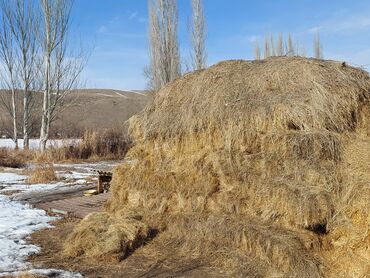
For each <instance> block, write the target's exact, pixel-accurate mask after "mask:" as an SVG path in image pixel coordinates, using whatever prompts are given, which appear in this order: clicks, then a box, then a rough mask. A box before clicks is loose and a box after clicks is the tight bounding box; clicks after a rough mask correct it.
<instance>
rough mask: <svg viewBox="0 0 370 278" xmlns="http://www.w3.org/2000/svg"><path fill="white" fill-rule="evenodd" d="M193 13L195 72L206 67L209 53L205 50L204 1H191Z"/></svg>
mask: <svg viewBox="0 0 370 278" xmlns="http://www.w3.org/2000/svg"><path fill="white" fill-rule="evenodd" d="M191 6H192V11H193V16H192V32H191V42H192V46H193V47H192V55H191V57H192V64H193V69H194V70H199V69H203V68H205V67H206V63H207V62H206V60H207V53H206V48H205V39H206V31H205V27H206V26H205V19H204V12H203V4H202V0H191Z"/></svg>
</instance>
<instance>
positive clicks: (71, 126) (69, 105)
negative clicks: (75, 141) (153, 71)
mask: <svg viewBox="0 0 370 278" xmlns="http://www.w3.org/2000/svg"><path fill="white" fill-rule="evenodd" d="M0 93H2V94H4V91H2V92H0ZM34 96H35V105H36V106H39V105H40V103H41V97H42V94H41V93H39V92H36V93H34ZM150 98H151V96H150V95H149V94H148V93H146V92H145V91H120V90H111V89H81V90H76V91H73V92H71V93H70V94H69V95H68V97H67V98H66V101H65V104H64V105H63V107H61V109H60V112H59V113H58V117H57V118H56V120H55V122H54V123H53V125H52V129H51V135H52V136H55V137H58V136H62V137H76V136H80V135H81V134H82V133H83V132H84V131H85V130H87V129H88V130H96V129H102V128H122V127H123V124H124V122H125V121H126V120H128V119H129V118H130V117H131V116H132V115H134V114H136V113H138V112H139V111H141V110H142V109H143V108H144V107H145V105H146V104H147V102H148V101H149V99H150ZM19 103H21V102H19ZM0 106H1V107H0V119H1V126H0V130H1V133H4V132H5V131H6V130H7V129H8V130H9V127H10V119H9V117H8V115H7V114H6V112H5V109H4V108H3V107H2V105H1V103H0ZM40 113H41V112H40V109H37V113H36V114H35V115H34V116H33V118H34V120H33V122H34V123H35V124H34V125H35V126H34V128H33V130H34V131H33V136H37V135H38V134H37V133H38V130H39V127H38V126H37V124H38V122H39V117H40Z"/></svg>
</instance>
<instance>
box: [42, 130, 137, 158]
mask: <svg viewBox="0 0 370 278" xmlns="http://www.w3.org/2000/svg"><path fill="white" fill-rule="evenodd" d="M129 148H130V140H129V139H128V137H127V136H126V135H125V133H124V132H123V131H122V130H113V129H105V130H101V131H99V132H97V131H86V132H85V133H84V135H83V137H82V141H80V142H78V143H74V144H71V145H65V146H62V147H57V148H49V149H47V150H46V151H45V152H44V153H37V154H36V160H37V161H54V162H56V161H73V160H89V161H95V160H102V159H104V160H119V159H123V158H124V157H125V154H126V152H127V151H128V149H129Z"/></svg>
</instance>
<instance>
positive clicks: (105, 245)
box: [64, 212, 149, 261]
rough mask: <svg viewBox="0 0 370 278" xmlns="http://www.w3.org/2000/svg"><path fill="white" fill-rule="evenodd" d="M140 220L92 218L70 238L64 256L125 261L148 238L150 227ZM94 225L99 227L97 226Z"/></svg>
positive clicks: (124, 216) (130, 217)
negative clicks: (83, 256) (97, 224)
mask: <svg viewBox="0 0 370 278" xmlns="http://www.w3.org/2000/svg"><path fill="white" fill-rule="evenodd" d="M117 220H119V221H117ZM140 220H141V217H140V216H137V215H132V214H131V215H130V214H128V213H127V212H126V213H125V214H122V213H121V214H119V215H114V216H112V215H109V214H107V213H100V214H98V213H93V214H90V215H88V216H87V217H86V218H85V219H84V220H82V221H81V223H79V225H78V227H77V228H76V230H75V231H74V233H73V234H72V235H71V236H70V237H69V238H68V240H67V242H66V248H64V255H65V256H66V257H76V256H81V255H85V256H87V257H101V258H105V259H109V260H118V261H119V260H122V259H124V258H125V257H126V256H127V255H129V254H130V252H131V251H133V250H134V249H136V248H137V247H139V246H140V245H142V244H143V243H144V242H145V240H146V239H147V238H148V236H149V229H148V227H147V226H146V225H145V224H143V223H142V222H141V221H140ZM95 223H99V224H100V225H99V226H96V225H95ZM71 242H73V244H70V243H71Z"/></svg>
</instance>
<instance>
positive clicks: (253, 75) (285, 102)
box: [66, 57, 370, 277]
mask: <svg viewBox="0 0 370 278" xmlns="http://www.w3.org/2000/svg"><path fill="white" fill-rule="evenodd" d="M369 92H370V78H369V75H368V73H367V72H365V71H362V70H360V69H357V68H353V67H349V66H347V65H345V64H342V63H338V62H334V61H323V60H315V59H305V58H299V57H293V58H292V57H290V58H289V57H274V58H269V59H267V60H263V61H252V62H248V61H226V62H222V63H219V64H217V65H215V66H212V67H210V68H209V69H206V70H201V71H197V72H195V73H191V74H187V75H185V76H184V77H183V78H180V79H177V80H175V81H174V82H172V83H171V84H169V85H168V86H166V87H165V88H163V89H162V90H161V91H159V92H158V93H157V95H156V97H155V99H154V101H153V103H152V104H151V105H149V106H148V107H147V108H146V109H145V110H144V111H143V112H142V113H140V114H139V115H137V116H135V117H134V118H132V119H131V120H130V136H132V138H133V140H134V142H135V145H134V147H133V148H131V149H130V150H129V152H128V154H127V157H128V159H129V160H130V161H131V162H130V163H129V164H124V165H121V166H119V167H117V168H116V169H115V172H114V175H113V181H112V186H111V190H112V196H113V197H112V199H111V200H110V202H109V205H108V207H107V209H106V212H104V213H102V214H101V215H100V216H99V215H95V216H94V219H90V221H89V222H90V223H88V224H89V225H80V226H79V227H78V228H77V230H76V231H75V232H74V234H73V235H72V237H71V240H70V241H69V242H67V244H66V248H67V250H68V249H69V248H73V246H74V245H76V244H77V245H78V246H80V247H81V248H82V250H80V251H79V252H78V253H74V254H73V255H79V254H81V253H84V254H85V255H86V254H88V250H94V252H93V253H89V256H99V255H101V254H105V253H106V252H105V249H104V246H105V245H104V244H105V243H108V242H109V241H110V236H109V233H108V232H107V222H106V220H105V219H106V218H109V225H108V226H109V227H111V228H112V229H113V227H115V226H116V225H117V227H120V226H121V225H124V224H122V223H125V222H126V221H127V223H129V221H128V220H127V219H126V218H125V217H123V216H122V215H124V212H125V211H136V212H138V213H139V212H140V215H141V216H142V220H141V223H143V225H145V226H148V227H149V229H152V230H158V231H159V236H158V238H157V239H156V240H155V242H156V244H158V246H159V247H158V250H157V252H158V254H160V253H162V254H165V253H167V251H166V250H177V251H178V252H182V254H183V256H184V257H188V258H189V257H191V258H197V259H199V260H202V261H203V262H204V263H206V264H209V265H212V266H217V267H220V268H222V269H223V270H224V271H226V272H228V273H229V275H230V276H238V277H246V276H251V277H266V276H267V277H348V276H349V275H354V276H355V277H365V275H367V274H368V273H369V269H370V263H369V262H370V255H369V254H370V253H369V249H370V233H369V224H370V216H369V214H368V211H369V209H370V207H369V201H368V197H369V195H370V186H369V180H370V147H369V146H370V105H369V99H370V94H369ZM84 223H86V222H84ZM92 227H93V228H94V229H95V230H99V231H101V235H100V238H101V240H102V242H101V241H95V243H94V242H93V243H91V245H89V246H87V247H86V246H82V245H79V243H78V242H79V241H78V240H73V239H74V237H75V236H76V235H80V236H81V235H83V234H84V233H88V232H89V230H90V229H92ZM121 240H122V242H121V245H122V246H125V242H126V239H125V238H121ZM161 246H162V247H161ZM111 250H113V249H111ZM116 253H117V254H120V253H121V250H116ZM168 254H169V255H168V256H170V252H168Z"/></svg>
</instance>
